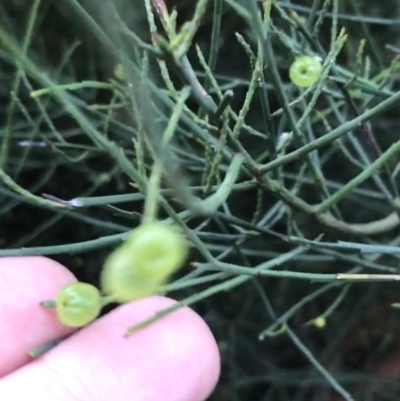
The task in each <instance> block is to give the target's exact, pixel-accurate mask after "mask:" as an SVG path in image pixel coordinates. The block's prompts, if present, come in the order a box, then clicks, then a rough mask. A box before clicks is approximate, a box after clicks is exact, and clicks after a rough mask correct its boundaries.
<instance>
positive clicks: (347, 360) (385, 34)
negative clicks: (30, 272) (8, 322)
mask: <svg viewBox="0 0 400 401" xmlns="http://www.w3.org/2000/svg"><path fill="white" fill-rule="evenodd" d="M10 3H13V4H10V5H2V6H0V9H1V11H2V12H1V14H0V74H1V75H0V79H1V81H2V90H1V91H0V97H1V101H2V104H3V105H5V106H4V108H3V109H1V110H0V113H1V116H2V119H1V121H3V123H2V126H1V130H0V144H1V150H0V183H1V186H0V197H1V202H0V211H1V227H2V232H1V236H0V245H1V247H2V249H1V250H0V255H1V256H6V255H35V254H36V255H37V254H41V255H54V257H56V258H58V259H59V260H61V261H64V262H65V263H67V264H68V265H69V266H71V269H72V270H73V271H74V272H75V273H76V274H77V275H78V277H79V278H80V279H82V280H88V281H91V282H93V283H95V284H99V276H100V272H101V270H102V265H103V263H104V261H105V260H107V257H108V255H109V254H110V253H111V252H113V251H114V250H115V249H117V251H116V252H118V250H122V249H126V248H124V246H125V244H126V243H124V244H123V245H122V246H121V245H120V243H121V242H124V241H126V240H127V238H128V237H129V235H130V232H131V230H132V229H134V228H136V227H138V226H139V227H143V226H140V225H141V224H142V223H143V222H144V223H146V222H149V221H153V220H154V219H159V220H165V221H167V222H170V223H171V222H173V223H174V224H175V225H176V226H178V227H179V229H180V230H181V231H182V232H183V233H184V235H185V237H186V238H187V239H188V240H189V241H190V243H191V245H192V251H191V253H190V256H189V258H188V263H187V265H186V266H185V267H184V268H183V269H182V270H180V271H179V272H176V274H175V275H174V276H173V278H172V280H171V281H170V283H169V284H165V285H163V286H162V288H159V286H158V284H157V285H156V286H155V287H154V289H152V291H151V292H155V291H158V290H159V292H160V293H163V294H168V295H171V296H173V297H176V298H177V299H179V300H180V304H179V305H175V306H173V307H171V308H169V309H168V310H165V311H164V312H162V313H161V314H159V315H157V316H155V317H154V318H152V319H150V320H149V321H147V322H142V323H141V324H140V325H139V326H135V327H130V328H129V329H128V332H129V333H133V332H134V331H135V330H136V329H137V328H138V327H142V326H143V325H146V324H150V323H151V322H152V321H154V320H156V319H158V318H160V317H161V316H162V315H163V314H167V313H171V312H173V310H175V309H176V308H178V307H180V306H182V305H190V306H192V307H194V308H197V309H198V311H199V312H200V313H201V314H202V315H203V316H204V317H205V319H206V320H207V322H208V323H209V324H210V326H211V328H212V329H213V332H214V333H215V336H216V338H217V340H218V341H219V344H220V349H221V354H222V358H223V361H224V369H225V371H226V372H227V374H226V376H225V377H223V378H222V379H221V383H220V385H219V387H218V388H217V390H216V393H215V396H214V397H215V399H218V400H221V399H227V400H228V399H229V400H231V399H238V400H239V399H240V400H249V399H257V400H258V399H260V400H261V399H263V400H294V399H296V400H310V399H314V398H315V399H317V398H324V399H327V400H328V399H334V398H332V397H333V396H332V397H331V395H332V394H336V395H337V394H339V395H340V396H341V397H342V398H341V399H345V400H347V401H349V400H355V399H357V400H367V399H370V398H369V397H370V393H371V392H372V391H374V395H373V399H374V400H380V399H382V400H383V399H385V400H388V399H396V397H394V396H393V397H392V396H391V394H390V391H392V390H391V389H392V387H390V386H386V387H385V388H382V387H380V386H375V387H374V388H373V389H372V387H371V386H372V384H374V385H375V384H376V382H375V381H374V380H372V377H373V374H374V373H376V372H377V371H379V369H378V368H379V366H381V365H380V363H381V362H382V361H385V358H386V356H387V355H390V352H391V351H393V350H394V349H395V348H396V347H397V346H398V345H399V344H398V340H397V338H399V336H398V334H400V320H399V319H398V316H397V315H396V310H395V309H393V308H390V304H391V303H398V302H399V301H400V300H399V296H398V295H397V293H398V292H399V289H398V285H397V284H396V281H398V280H399V279H400V276H399V272H398V264H399V253H400V252H399V250H400V236H399V227H400V219H399V209H400V196H399V189H398V184H399V179H398V173H399V171H400V168H399V166H400V164H399V162H398V154H399V151H400V135H399V134H398V126H399V118H398V112H397V110H398V107H399V104H400V91H399V69H400V61H399V54H400V49H399V43H398V41H397V40H398V39H397V38H398V36H399V26H400V23H399V21H400V6H399V4H398V2H397V1H395V0H393V1H389V0H388V1H385V2H383V1H382V2H358V1H347V2H346V1H339V0H313V1H311V0H310V1H304V2H301V4H300V5H299V4H297V3H296V4H291V3H290V2H288V1H278V0H267V1H265V2H261V1H255V0H254V1H253V0H242V1H239V0H197V1H194V0H193V1H183V0H182V1H170V2H166V3H164V1H163V0H136V1H129V2H128V1H124V0H118V1H117V0H115V1H114V0H103V1H101V2H97V1H94V0H86V1H82V2H79V1H78V0H65V1H63V2H58V1H55V0H53V1H51V0H34V1H32V2H25V1H19V2H10ZM25 3H26V4H25ZM28 3H29V12H27V13H26V12H25V11H24V10H26V9H27V7H26V5H27V4H28ZM372 3H373V5H372ZM22 27H23V28H22ZM304 56H306V57H318V59H321V64H322V67H321V69H320V71H318V74H316V76H315V79H313V80H312V82H311V81H310V82H309V84H310V85H308V83H307V85H304V86H305V87H299V86H296V85H294V84H293V83H292V82H291V80H290V77H289V71H290V66H291V65H292V63H293V62H294V61H295V60H296V59H298V58H299V57H304ZM61 231H62V232H63V234H62V235H61ZM64 232H65V233H67V234H64ZM119 246H121V248H118V247H119ZM68 255H72V256H68ZM83 265H84V266H86V267H85V269H83V267H82V266H83ZM172 270H174V269H172ZM361 282H362V283H363V284H361ZM382 282H384V283H383V284H382ZM392 282H393V283H392ZM153 290H154V291H153ZM382 304H384V306H382ZM379 307H382V310H383V311H384V313H382V312H379V313H375V312H374V311H375V308H379ZM380 310H381V309H379V311H380ZM371 315H372V318H371ZM366 316H368V318H369V319H370V320H368V322H370V323H369V325H367V327H365V325H363V324H361V323H360V322H363V321H364V319H365V318H366ZM388 322H389V323H388ZM128 327H129V322H127V328H128ZM376 327H380V328H381V329H380V331H379V332H378V333H376V332H374V333H375V334H374V336H375V337H373V338H372V337H371V336H370V334H369V333H370V332H371V330H372V328H376ZM259 340H263V341H262V342H260V341H259ZM360 355H361V356H360ZM360 383H361V385H360ZM371 383H372V384H371ZM393 391H394V390H393Z"/></svg>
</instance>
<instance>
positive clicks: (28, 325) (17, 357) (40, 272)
mask: <svg viewBox="0 0 400 401" xmlns="http://www.w3.org/2000/svg"><path fill="white" fill-rule="evenodd" d="M72 281H75V278H74V276H73V275H72V274H71V273H70V272H69V271H68V270H67V269H66V268H65V267H63V266H61V265H60V264H59V263H57V262H55V261H53V260H50V259H47V258H42V257H16V258H0V377H3V376H4V375H6V374H8V373H10V372H11V371H13V370H15V369H17V368H19V367H20V366H22V365H24V364H25V363H27V362H28V361H29V360H30V358H29V356H28V352H29V351H30V350H32V349H33V348H35V347H37V346H39V345H41V344H43V343H46V342H48V341H52V340H54V339H56V338H58V337H60V336H63V335H65V334H67V333H68V332H70V329H68V328H65V327H63V326H62V325H61V324H60V323H59V322H58V320H57V318H56V316H55V314H54V313H49V312H50V311H49V310H43V308H41V307H40V306H39V303H40V302H41V301H45V300H47V299H54V297H55V295H56V294H57V291H58V289H59V288H60V287H61V286H62V285H64V284H66V283H68V282H72Z"/></svg>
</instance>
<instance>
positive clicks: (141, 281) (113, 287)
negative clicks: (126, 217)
mask: <svg viewBox="0 0 400 401" xmlns="http://www.w3.org/2000/svg"><path fill="white" fill-rule="evenodd" d="M188 248H189V246H188V242H187V241H186V239H185V238H184V237H183V236H182V234H181V233H180V232H179V231H178V230H177V229H176V228H174V227H172V226H171V225H168V224H166V223H164V222H159V221H156V222H152V223H146V224H142V225H140V226H139V227H137V228H136V229H134V230H133V231H132V232H131V234H130V236H129V237H128V239H127V241H126V242H125V243H124V244H123V245H122V246H121V247H119V248H118V249H116V250H115V251H114V252H113V253H112V254H111V255H110V256H109V257H108V259H107V260H106V262H105V263H104V267H103V271H102V275H101V285H102V289H103V291H104V292H105V293H106V294H108V295H111V296H113V297H114V298H115V299H116V300H117V301H119V302H128V301H132V300H134V299H139V298H144V297H147V296H150V295H153V294H154V293H156V292H158V291H159V289H160V288H161V287H162V285H163V284H164V283H165V282H166V280H167V279H168V278H169V276H170V275H171V274H173V273H174V272H175V271H176V270H178V269H179V268H181V267H182V266H183V264H184V262H185V260H186V258H187V255H188Z"/></svg>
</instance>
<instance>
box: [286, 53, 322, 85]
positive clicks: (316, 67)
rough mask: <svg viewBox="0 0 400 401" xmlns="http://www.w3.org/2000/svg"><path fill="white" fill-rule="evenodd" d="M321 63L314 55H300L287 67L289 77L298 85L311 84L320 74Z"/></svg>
mask: <svg viewBox="0 0 400 401" xmlns="http://www.w3.org/2000/svg"><path fill="white" fill-rule="evenodd" d="M321 71H322V64H321V61H320V60H319V59H318V58H316V57H310V56H301V57H299V58H297V59H296V60H295V61H294V62H293V64H292V65H291V66H290V69H289V78H290V80H291V81H292V83H293V84H294V85H296V86H299V87H307V86H311V85H312V84H313V83H314V82H315V81H317V79H318V78H319V76H320V75H321Z"/></svg>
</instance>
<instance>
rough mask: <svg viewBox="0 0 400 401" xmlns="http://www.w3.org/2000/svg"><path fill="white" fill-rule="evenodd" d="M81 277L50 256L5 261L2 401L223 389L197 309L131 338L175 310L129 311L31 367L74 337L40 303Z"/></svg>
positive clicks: (0, 261)
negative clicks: (33, 355) (43, 348)
mask: <svg viewBox="0 0 400 401" xmlns="http://www.w3.org/2000/svg"><path fill="white" fill-rule="evenodd" d="M73 281H76V279H75V277H73V275H72V274H71V273H70V272H69V271H68V270H67V269H66V268H64V267H63V266H61V265H60V264H58V263H57V262H55V261H53V260H50V259H47V258H42V257H18V258H0V399H1V400H15V401H19V400H24V399H32V400H51V401H84V400H85V401H86V400H91V401H103V400H104V401H114V400H115V401H125V400H127V401H128V400H135V401H153V400H154V401H156V400H157V401H158V400H163V401H175V400H176V401H201V400H204V399H205V398H206V397H207V396H208V395H209V394H210V392H211V391H212V390H213V388H214V387H215V385H216V382H217V380H218V377H219V371H220V360H219V353H218V347H217V345H216V343H215V340H214V338H213V336H212V334H211V332H210V330H209V329H208V327H207V326H206V324H205V322H204V321H203V320H202V319H201V318H200V317H199V316H198V315H197V314H195V313H194V312H193V311H192V310H190V309H189V308H181V309H179V310H178V311H176V312H174V313H172V314H170V315H167V316H165V317H164V318H162V319H160V320H159V321H157V322H155V323H153V324H151V325H150V326H148V327H145V328H144V329H142V330H139V331H138V332H136V333H135V334H134V335H132V336H130V337H128V338H124V333H125V331H126V328H127V326H131V325H133V324H135V323H139V322H141V321H142V320H144V319H146V318H148V317H150V316H152V315H153V314H154V313H155V312H157V311H159V310H162V309H164V308H165V307H168V306H170V305H171V304H173V302H174V301H172V300H171V299H168V298H164V297H151V298H146V299H143V300H139V301H136V302H132V303H130V304H125V305H122V306H120V307H118V308H117V309H115V310H114V311H112V312H111V313H109V314H108V315H106V316H104V317H102V318H100V319H99V320H97V321H95V322H93V323H92V324H90V325H89V326H87V327H84V328H83V329H81V330H79V331H78V332H76V333H75V334H73V335H72V336H70V337H68V338H67V339H66V340H65V341H63V342H62V343H61V344H59V345H58V346H57V347H55V348H53V349H51V350H50V351H48V352H47V353H46V354H44V355H42V356H41V357H39V358H38V359H36V360H33V361H31V360H30V357H29V356H28V352H29V351H31V350H32V349H34V348H35V347H37V346H40V345H42V344H44V343H46V342H49V341H52V340H55V339H57V338H59V337H62V336H64V335H67V334H69V333H72V330H71V329H70V328H68V327H64V326H62V325H61V324H60V323H59V322H58V320H57V318H56V316H55V313H54V311H52V310H45V309H43V308H41V307H40V306H39V304H40V302H42V301H44V300H47V299H54V298H55V295H56V293H57V291H58V289H59V288H60V287H61V286H62V285H64V284H66V283H69V282H73Z"/></svg>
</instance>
